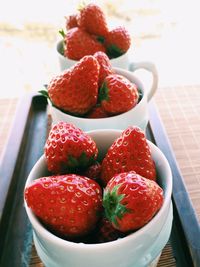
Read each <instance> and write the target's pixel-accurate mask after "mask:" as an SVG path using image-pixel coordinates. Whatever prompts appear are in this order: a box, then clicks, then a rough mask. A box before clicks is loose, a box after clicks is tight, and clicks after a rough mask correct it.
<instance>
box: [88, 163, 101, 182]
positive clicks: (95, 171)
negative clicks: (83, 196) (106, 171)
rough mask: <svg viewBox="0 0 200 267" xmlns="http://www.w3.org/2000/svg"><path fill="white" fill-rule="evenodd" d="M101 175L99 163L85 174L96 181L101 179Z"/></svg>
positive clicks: (93, 165) (90, 167) (89, 168)
mask: <svg viewBox="0 0 200 267" xmlns="http://www.w3.org/2000/svg"><path fill="white" fill-rule="evenodd" d="M100 174H101V164H100V163H99V162H96V163H94V164H92V165H91V166H89V167H88V168H87V169H86V171H85V172H84V176H86V177H88V178H90V179H93V180H95V181H96V180H98V179H99V178H100Z"/></svg>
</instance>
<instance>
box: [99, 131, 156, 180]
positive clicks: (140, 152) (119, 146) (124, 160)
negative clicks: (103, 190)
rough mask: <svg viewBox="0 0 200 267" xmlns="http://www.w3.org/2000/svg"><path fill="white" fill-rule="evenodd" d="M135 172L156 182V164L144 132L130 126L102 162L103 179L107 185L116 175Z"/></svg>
mask: <svg viewBox="0 0 200 267" xmlns="http://www.w3.org/2000/svg"><path fill="white" fill-rule="evenodd" d="M128 171H135V172H136V173H138V174H140V175H141V176H143V177H145V178H148V179H150V180H156V168H155V163H154V160H153V158H152V155H151V150H150V146H149V144H148V142H147V139H146V137H145V134H144V132H143V131H142V130H141V129H140V128H139V127H136V126H130V127H128V128H127V129H126V130H124V131H123V132H122V134H121V135H120V137H119V138H117V139H116V140H115V141H114V143H113V144H112V145H111V147H110V148H109V149H108V151H107V154H106V156H105V157H104V159H103V161H102V170H101V179H102V181H103V183H104V185H106V184H107V183H108V181H109V180H110V179H111V178H112V177H113V176H114V175H116V174H118V173H121V172H128Z"/></svg>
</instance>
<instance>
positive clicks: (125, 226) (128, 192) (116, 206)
mask: <svg viewBox="0 0 200 267" xmlns="http://www.w3.org/2000/svg"><path fill="white" fill-rule="evenodd" d="M162 204H163V190H162V188H161V187H160V186H159V185H158V184H157V183H156V182H155V181H152V180H149V179H146V178H144V177H142V176H140V175H139V174H136V173H135V172H133V171H130V172H124V173H120V174H117V175H115V176H114V177H113V178H112V179H111V180H110V181H109V182H108V184H107V186H106V188H105V191H104V197H103V206H104V208H105V214H106V216H107V218H108V219H109V220H110V221H111V222H112V225H113V227H114V228H116V229H118V230H120V231H122V232H129V231H133V230H136V229H138V228H140V227H142V226H144V225H145V224H147V223H148V222H149V221H150V220H151V219H152V218H153V216H154V215H155V214H156V213H157V212H158V210H159V209H160V208H161V206H162Z"/></svg>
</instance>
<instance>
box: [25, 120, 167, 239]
mask: <svg viewBox="0 0 200 267" xmlns="http://www.w3.org/2000/svg"><path fill="white" fill-rule="evenodd" d="M44 154H45V159H46V164H47V168H48V171H49V172H50V174H49V175H50V176H47V177H41V178H38V179H37V180H34V181H33V182H32V184H29V185H28V186H27V187H26V189H25V199H26V202H27V204H28V206H29V207H30V208H31V209H32V211H33V212H34V213H35V215H36V216H37V217H38V218H39V219H40V221H41V222H42V223H43V224H44V225H45V227H47V229H49V230H50V231H52V232H53V233H54V234H56V235H58V236H60V237H62V238H64V239H67V240H73V241H81V242H85V243H88V242H89V243H100V242H108V241H113V240H115V239H118V238H120V237H124V236H126V235H127V234H129V233H131V232H133V231H135V230H137V229H139V228H141V227H142V226H144V225H145V224H147V223H148V222H149V221H150V220H151V219H152V218H153V216H154V215H155V214H156V213H157V212H158V210H159V209H160V208H161V206H162V204H163V190H162V188H161V187H160V186H159V185H158V184H157V182H156V168H155V163H154V160H153V158H152V155H151V150H150V147H149V145H148V142H147V140H146V138H145V135H144V133H143V132H142V131H141V130H140V129H139V128H137V127H134V126H131V127H128V128H127V129H126V130H124V131H123V132H122V134H121V135H120V136H119V137H118V138H117V139H116V140H115V141H114V142H113V144H112V145H111V146H110V148H109V149H108V151H107V153H106V154H105V156H104V157H103V159H100V157H99V151H98V148H97V145H96V143H95V141H94V140H93V139H92V138H91V137H90V136H89V135H88V134H87V133H84V132H83V131H82V130H80V129H78V128H76V127H75V126H74V125H72V124H69V123H66V122H59V123H58V124H56V125H54V126H53V128H52V129H51V131H50V133H49V137H48V139H47V141H46V144H45V148H44Z"/></svg>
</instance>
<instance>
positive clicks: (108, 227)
mask: <svg viewBox="0 0 200 267" xmlns="http://www.w3.org/2000/svg"><path fill="white" fill-rule="evenodd" d="M120 237H123V234H122V232H120V231H118V230H117V229H116V228H114V227H113V225H112V223H111V222H110V221H109V220H108V219H107V218H106V217H102V218H101V220H100V222H99V224H98V227H97V230H96V242H97V243H105V242H110V241H114V240H117V239H118V238H120Z"/></svg>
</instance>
